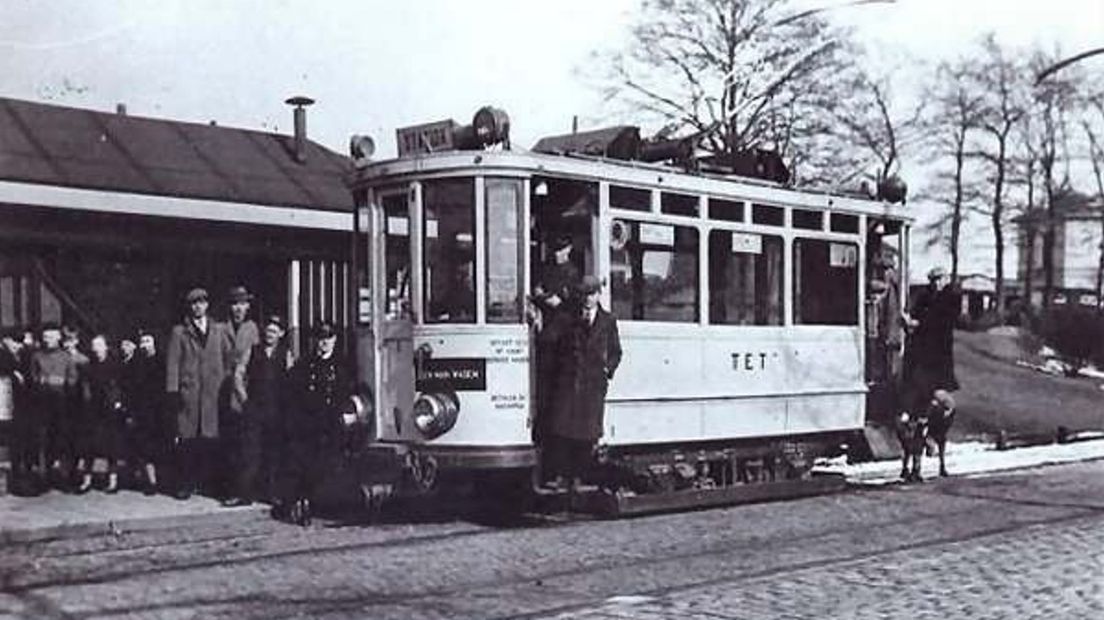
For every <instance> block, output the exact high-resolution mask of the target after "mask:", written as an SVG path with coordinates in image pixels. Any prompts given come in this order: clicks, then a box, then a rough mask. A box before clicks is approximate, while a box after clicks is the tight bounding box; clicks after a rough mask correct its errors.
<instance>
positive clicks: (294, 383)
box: [284, 354, 353, 446]
mask: <svg viewBox="0 0 1104 620" xmlns="http://www.w3.org/2000/svg"><path fill="white" fill-rule="evenodd" d="M288 384H289V386H290V399H289V402H288V408H287V409H286V410H285V415H284V420H285V424H286V432H287V433H288V437H289V438H290V440H291V442H292V444H298V445H300V446H319V445H322V444H325V443H327V442H329V441H331V440H334V439H336V438H337V437H339V436H340V434H341V428H342V426H341V408H342V407H343V406H344V405H345V403H346V401H348V399H349V397H350V395H351V394H352V384H353V382H352V377H351V375H350V373H349V370H348V367H347V366H346V365H345V364H344V363H343V362H342V361H341V360H340V359H338V356H337V354H334V355H332V356H330V358H329V359H321V358H319V357H318V356H316V355H311V356H310V357H307V358H304V359H302V360H300V361H299V362H297V363H296V364H295V366H293V367H292V369H291V373H290V377H289V381H288Z"/></svg>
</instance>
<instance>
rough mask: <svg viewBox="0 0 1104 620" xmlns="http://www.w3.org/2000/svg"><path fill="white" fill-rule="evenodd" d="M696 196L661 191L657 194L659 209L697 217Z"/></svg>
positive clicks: (673, 213) (672, 213)
mask: <svg viewBox="0 0 1104 620" xmlns="http://www.w3.org/2000/svg"><path fill="white" fill-rule="evenodd" d="M698 204H699V203H698V197H697V196H690V195H687V194H672V193H671V192H663V193H662V194H660V196H659V209H660V211H663V212H664V213H669V214H671V215H689V216H690V217H698Z"/></svg>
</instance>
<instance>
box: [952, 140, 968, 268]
mask: <svg viewBox="0 0 1104 620" xmlns="http://www.w3.org/2000/svg"><path fill="white" fill-rule="evenodd" d="M965 149H966V127H964V126H963V127H960V128H959V132H958V135H957V136H955V198H954V205H953V207H952V208H953V211H952V213H951V282H958V240H959V232H960V231H961V229H962V202H963V198H962V196H963V188H962V170H963V167H964V166H965V160H966V154H965Z"/></svg>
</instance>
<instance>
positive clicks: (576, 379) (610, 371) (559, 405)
mask: <svg viewBox="0 0 1104 620" xmlns="http://www.w3.org/2000/svg"><path fill="white" fill-rule="evenodd" d="M557 352H558V356H557V360H558V364H557V365H558V368H557V374H556V382H555V384H556V392H555V393H554V394H553V396H552V398H553V403H552V407H551V411H552V416H551V420H549V428H550V430H551V432H552V434H553V435H556V436H559V437H564V438H568V439H575V440H580V441H591V442H593V441H597V440H598V438H600V437H601V436H602V428H603V421H604V419H605V402H606V390H607V388H608V387H609V382H610V380H611V379H613V375H614V373H615V372H616V371H617V367H618V366H619V365H620V364H621V337H620V335H619V334H618V331H617V320H616V319H615V318H613V315H611V314H610V313H609V312H606V311H605V310H604V309H603V308H601V307H599V308H598V312H597V315H596V316H595V318H594V323H593V324H591V325H587V324H586V322H585V321H584V320H583V319H582V318H581V317H576V318H574V319H572V320H571V321H570V324H569V329H568V330H567V331H566V332H565V333H564V335H563V337H562V338H561V339H560V341H559V346H558V347H557Z"/></svg>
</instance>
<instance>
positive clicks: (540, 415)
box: [532, 235, 580, 475]
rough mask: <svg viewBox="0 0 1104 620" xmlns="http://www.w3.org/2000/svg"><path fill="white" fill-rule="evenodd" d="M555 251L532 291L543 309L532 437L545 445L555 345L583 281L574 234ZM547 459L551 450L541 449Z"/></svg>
mask: <svg viewBox="0 0 1104 620" xmlns="http://www.w3.org/2000/svg"><path fill="white" fill-rule="evenodd" d="M550 248H551V250H552V254H551V255H550V256H549V258H548V260H547V261H546V262H545V263H544V264H543V265H542V266H541V274H540V282H539V283H538V284H537V287H536V289H535V290H534V291H533V296H532V300H533V303H534V304H535V305H536V307H537V309H538V310H539V312H540V315H539V316H540V319H539V331H538V332H537V338H536V360H535V363H536V380H537V385H536V399H537V415H536V420H535V423H534V424H533V441H534V443H536V444H537V445H539V446H542V447H543V444H544V442H545V438H546V437H547V436H548V424H549V420H550V419H551V415H552V414H551V409H552V407H553V399H554V398H555V396H554V394H555V389H554V385H555V383H556V369H557V361H558V360H557V353H556V347H557V345H558V343H559V340H560V338H561V337H562V335H563V334H564V333H566V332H567V331H569V329H570V324H571V321H572V318H573V317H574V312H573V309H574V308H575V307H576V305H577V304H576V300H575V299H574V297H575V292H576V289H577V287H578V286H579V282H580V275H579V270H578V269H577V268H576V267H575V264H574V263H572V262H571V252H572V243H571V237H570V236H568V235H562V236H559V237H557V238H556V239H555V240H553V242H552V244H551V246H550ZM542 454H543V456H544V457H545V460H546V461H547V457H548V456H549V452H548V450H543V451H542ZM552 467H553V465H552V464H550V463H548V462H546V463H545V464H544V467H543V470H544V473H545V474H546V475H547V474H551V473H552Z"/></svg>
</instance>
